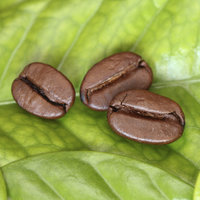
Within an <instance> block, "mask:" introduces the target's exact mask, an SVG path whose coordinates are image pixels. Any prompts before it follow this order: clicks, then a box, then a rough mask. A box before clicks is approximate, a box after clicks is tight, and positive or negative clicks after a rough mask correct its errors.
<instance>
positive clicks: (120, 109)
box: [107, 90, 185, 145]
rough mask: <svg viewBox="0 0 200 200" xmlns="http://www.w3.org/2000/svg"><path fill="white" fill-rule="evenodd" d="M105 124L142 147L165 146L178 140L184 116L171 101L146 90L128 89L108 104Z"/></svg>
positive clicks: (182, 127) (182, 128)
mask: <svg viewBox="0 0 200 200" xmlns="http://www.w3.org/2000/svg"><path fill="white" fill-rule="evenodd" d="M107 119H108V123H109V125H110V126H111V128H112V129H113V130H114V131H115V132H116V133H117V134H118V135H120V136H122V137H125V138H128V139H130V140H134V141H137V142H141V143H145V144H158V145H161V144H169V143H171V142H174V141H175V140H177V139H178V138H180V137H181V136H182V134H183V130H184V126H185V118H184V113H183V111H182V109H181V108H180V106H179V105H178V104H177V103H176V102H175V101H173V100H171V99H169V98H167V97H164V96H161V95H158V94H155V93H152V92H150V91H147V90H129V91H125V92H123V93H121V94H118V95H117V96H116V97H115V98H114V99H113V100H112V101H111V103H110V106H109V109H108V113H107Z"/></svg>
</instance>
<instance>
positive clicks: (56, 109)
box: [12, 62, 75, 119]
mask: <svg viewBox="0 0 200 200" xmlns="http://www.w3.org/2000/svg"><path fill="white" fill-rule="evenodd" d="M12 94H13V98H14V99H15V101H16V102H17V104H18V105H19V106H20V107H22V108H23V109H25V110H26V111H28V112H30V113H32V114H34V115H37V116H39V117H42V118H46V119H58V118H60V117H62V116H64V115H65V114H66V113H67V111H68V110H69V108H71V106H72V105H73V103H74V100H75V90H74V88H73V86H72V84H71V82H70V81H69V80H68V79H67V78H66V77H65V76H64V75H63V74H62V73H60V72H59V71H57V70H56V69H55V68H53V67H51V66H49V65H47V64H44V63H38V62H36V63H31V64H29V65H27V66H26V67H25V68H24V70H23V71H22V73H21V74H20V75H19V77H18V78H17V79H15V80H14V82H13V84H12Z"/></svg>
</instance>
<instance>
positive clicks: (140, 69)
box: [80, 52, 153, 111]
mask: <svg viewBox="0 0 200 200" xmlns="http://www.w3.org/2000/svg"><path fill="white" fill-rule="evenodd" d="M152 79H153V73H152V70H151V68H150V67H149V66H148V64H147V63H146V62H145V61H144V60H142V58H141V57H140V56H139V55H137V54H134V53H131V52H123V53H117V54H114V55H112V56H110V57H107V58H105V59H104V60H102V61H101V62H99V63H97V64H95V65H94V66H93V67H92V68H91V69H90V70H89V71H88V72H87V74H86V75H85V78H84V79H83V82H82V85H81V89H80V97H81V101H82V102H83V103H84V104H85V105H86V106H88V107H89V108H91V109H93V110H99V111H105V110H107V109H108V107H109V104H110V101H111V100H112V99H113V97H114V96H116V95H117V94H119V93H121V92H123V91H126V90H131V89H148V88H149V87H150V86H151V83H152Z"/></svg>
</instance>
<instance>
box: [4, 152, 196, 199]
mask: <svg viewBox="0 0 200 200" xmlns="http://www.w3.org/2000/svg"><path fill="white" fill-rule="evenodd" d="M3 173H4V176H5V181H6V184H7V185H8V197H9V198H11V199H13V200H17V199H30V200H31V199H48V200H49V199H55V200H57V199H59V200H60V199H113V200H114V199H127V200H128V199H145V198H146V197H147V196H148V199H150V200H151V199H152V200H155V199H174V198H178V199H182V198H184V199H190V198H191V197H192V194H193V187H192V186H190V185H188V184H187V183H185V182H183V181H181V180H180V179H177V177H175V176H173V175H170V174H168V173H167V172H165V171H163V170H160V169H158V168H156V167H152V166H151V165H149V164H145V163H143V162H140V161H136V160H133V159H130V158H126V157H123V156H117V155H111V154H106V153H95V152H60V153H53V154H52V153H51V154H44V155H40V156H36V157H32V158H27V159H24V160H21V161H19V162H16V163H12V164H10V165H7V166H5V167H3ZM49 174H51V176H49ZM33 188H34V189H33Z"/></svg>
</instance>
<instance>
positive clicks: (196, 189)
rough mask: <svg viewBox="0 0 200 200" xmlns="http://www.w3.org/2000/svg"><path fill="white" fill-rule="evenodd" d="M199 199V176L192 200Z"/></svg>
mask: <svg viewBox="0 0 200 200" xmlns="http://www.w3.org/2000/svg"><path fill="white" fill-rule="evenodd" d="M199 199H200V174H199V175H198V178H197V182H196V185H195V190H194V196H193V200H199Z"/></svg>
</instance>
